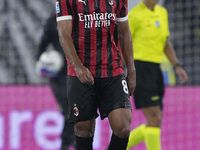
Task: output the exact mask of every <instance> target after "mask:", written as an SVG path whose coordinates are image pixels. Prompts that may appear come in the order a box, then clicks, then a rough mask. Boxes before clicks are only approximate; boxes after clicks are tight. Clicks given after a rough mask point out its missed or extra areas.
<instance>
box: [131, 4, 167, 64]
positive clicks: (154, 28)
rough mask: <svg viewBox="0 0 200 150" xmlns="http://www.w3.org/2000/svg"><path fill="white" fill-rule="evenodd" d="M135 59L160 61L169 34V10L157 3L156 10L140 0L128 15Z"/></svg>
mask: <svg viewBox="0 0 200 150" xmlns="http://www.w3.org/2000/svg"><path fill="white" fill-rule="evenodd" d="M128 17H129V18H128V20H129V26H130V30H131V35H132V40H133V49H134V59H135V60H141V61H147V62H153V63H160V62H161V59H162V53H163V51H164V48H165V43H166V40H167V38H168V36H169V29H168V14H167V10H166V9H165V8H163V7H161V6H158V5H156V6H155V8H154V11H151V10H150V9H148V8H147V7H146V5H145V4H144V3H143V2H140V3H139V4H138V5H137V6H136V7H135V8H133V9H132V10H131V11H130V12H129V15H128Z"/></svg>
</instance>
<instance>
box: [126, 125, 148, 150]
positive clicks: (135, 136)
mask: <svg viewBox="0 0 200 150" xmlns="http://www.w3.org/2000/svg"><path fill="white" fill-rule="evenodd" d="M145 128H146V125H145V124H142V125H140V126H138V127H136V128H135V129H134V130H132V131H131V133H130V136H129V142H128V145H127V150H129V149H130V148H131V147H133V146H136V145H137V144H139V143H141V142H143V141H144V134H145Z"/></svg>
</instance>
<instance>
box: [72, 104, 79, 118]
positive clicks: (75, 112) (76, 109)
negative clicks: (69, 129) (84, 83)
mask: <svg viewBox="0 0 200 150" xmlns="http://www.w3.org/2000/svg"><path fill="white" fill-rule="evenodd" d="M73 112H74V116H76V117H77V116H78V115H79V109H78V107H76V105H75V106H74V109H73Z"/></svg>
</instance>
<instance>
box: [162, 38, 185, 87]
mask: <svg viewBox="0 0 200 150" xmlns="http://www.w3.org/2000/svg"><path fill="white" fill-rule="evenodd" d="M164 52H165V54H166V56H167V57H168V59H169V60H170V62H171V63H172V65H173V66H174V68H175V71H176V73H177V75H178V76H179V78H180V80H181V83H182V84H183V83H185V82H186V81H187V79H188V76H187V73H186V72H185V70H184V69H183V68H182V66H181V65H180V63H179V60H178V58H177V56H176V53H175V51H174V47H173V45H172V43H171V42H170V40H169V39H167V40H166V44H165V50H164Z"/></svg>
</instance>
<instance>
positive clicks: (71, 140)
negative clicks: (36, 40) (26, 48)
mask: <svg viewBox="0 0 200 150" xmlns="http://www.w3.org/2000/svg"><path fill="white" fill-rule="evenodd" d="M49 44H52V45H53V47H54V49H55V50H57V51H59V52H60V53H61V54H62V56H63V60H64V62H65V64H64V65H63V68H62V69H61V70H60V71H59V72H58V75H57V76H56V77H52V78H50V86H51V88H52V91H53V93H54V95H55V98H56V100H57V103H58V105H59V108H60V111H61V112H62V114H63V116H64V118H65V123H64V128H63V131H62V135H61V138H62V146H61V150H68V148H69V147H70V145H73V146H74V145H75V136H74V127H73V124H71V123H69V122H68V120H67V108H68V104H67V90H66V88H67V87H66V79H67V78H66V75H67V67H66V66H67V65H66V64H67V62H66V59H65V55H64V53H63V50H62V48H61V46H60V43H59V38H58V31H57V23H56V15H55V14H53V15H52V16H50V18H48V20H47V21H46V23H45V25H44V31H43V34H42V37H41V42H40V44H39V51H38V54H37V60H39V58H40V56H41V54H42V53H43V52H45V51H46V50H47V48H48V45H49Z"/></svg>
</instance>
